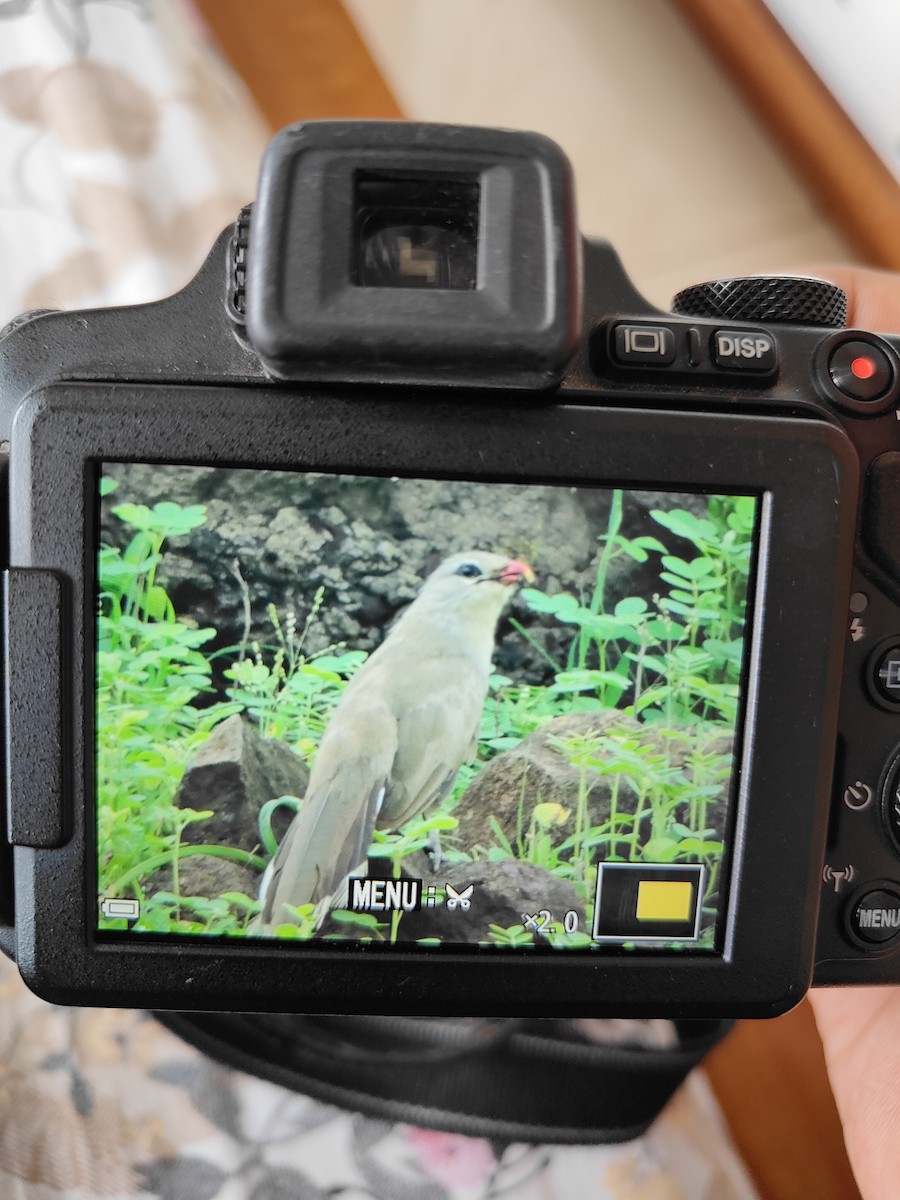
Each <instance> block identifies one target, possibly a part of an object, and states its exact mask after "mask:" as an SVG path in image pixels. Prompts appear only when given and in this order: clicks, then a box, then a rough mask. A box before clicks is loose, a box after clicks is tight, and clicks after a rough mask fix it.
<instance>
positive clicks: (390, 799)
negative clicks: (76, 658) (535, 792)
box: [254, 550, 534, 934]
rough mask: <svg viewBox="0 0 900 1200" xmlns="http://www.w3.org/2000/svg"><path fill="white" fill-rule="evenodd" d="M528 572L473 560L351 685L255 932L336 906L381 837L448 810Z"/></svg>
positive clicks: (460, 560)
mask: <svg viewBox="0 0 900 1200" xmlns="http://www.w3.org/2000/svg"><path fill="white" fill-rule="evenodd" d="M533 580H534V573H533V572H532V570H531V567H529V566H528V564H527V563H524V562H520V561H519V560H518V559H510V558H505V557H503V556H502V555H499V554H489V553H487V552H484V551H481V550H474V551H470V552H466V553H462V554H453V555H451V556H450V557H449V558H446V559H444V561H443V562H442V563H441V564H440V566H439V567H438V568H437V569H436V570H435V571H433V572H432V574H431V575H429V576H428V578H427V579H426V580H425V582H424V584H423V585H422V587H421V589H420V590H419V593H418V595H417V596H416V598H415V600H413V602H412V604H410V606H409V608H407V609H406V611H405V612H404V613H403V614H402V615H401V616H400V618H399V619H398V620H397V622H396V624H395V625H394V627H393V629H392V630H391V632H390V633H389V634H388V636H387V637H386V638H385V640H384V641H383V642H382V644H381V645H380V646H379V647H378V649H377V650H375V651H374V652H373V653H372V654H371V655H370V657H369V658H368V659H367V660H366V661H365V662H364V663H363V665H362V666H361V667H360V669H359V670H358V671H357V673H356V675H354V677H353V679H351V681H350V682H349V683H348V684H347V687H346V689H345V690H344V694H343V695H342V697H341V699H340V702H339V703H338V705H337V707H336V708H335V710H334V713H333V714H332V717H331V720H330V721H329V723H328V726H327V728H326V730H325V733H324V735H323V737H322V741H321V743H320V745H319V749H318V752H317V753H316V759H315V764H314V766H313V769H312V774H311V776H310V780H309V787H308V788H307V791H306V797H305V798H304V801H303V806H302V808H301V810H300V812H299V813H298V815H297V816H296V817H295V818H294V820H293V822H292V824H291V826H290V827H289V829H288V831H287V833H286V834H285V837H284V840H283V841H282V843H281V845H280V846H279V847H278V850H277V852H276V854H275V857H274V859H273V860H272V863H271V864H270V867H269V870H268V872H267V876H268V878H267V879H266V881H265V882H264V884H263V889H262V895H261V899H262V911H261V914H260V918H259V920H258V922H257V924H256V928H255V930H254V932H256V933H258V934H260V933H261V934H272V933H274V932H275V929H276V927H277V926H278V925H281V924H286V923H290V922H291V921H292V920H293V919H294V918H293V917H292V916H291V914H290V913H289V912H288V911H287V910H286V909H285V907H284V906H285V905H286V904H290V905H294V906H299V905H301V904H310V903H312V904H316V905H318V906H320V907H324V906H326V905H327V903H328V901H329V899H330V898H331V897H332V896H334V895H335V893H336V891H337V890H338V889H339V888H340V886H341V885H342V884H343V882H344V881H345V880H346V878H347V877H348V876H349V875H353V874H364V873H365V867H366V859H367V855H368V849H369V844H370V842H371V839H372V831H373V829H376V828H378V829H398V828H400V827H401V826H403V825H405V824H406V822H407V821H409V820H410V819H411V818H412V817H415V816H416V815H417V814H419V813H421V812H423V811H424V810H425V809H427V808H430V807H432V806H434V805H436V804H438V803H440V801H441V800H443V799H444V797H445V796H446V795H447V794H448V792H449V791H450V789H451V788H452V786H453V781H454V779H455V778H456V773H457V771H458V770H459V767H460V765H461V764H462V763H463V762H465V761H466V760H467V759H469V758H472V757H473V756H474V754H475V749H476V744H477V740H478V733H479V729H480V725H481V711H482V708H483V706H484V700H485V696H486V695H487V687H488V678H489V675H490V670H491V657H492V655H493V651H494V638H495V636H496V629H497V621H498V620H499V618H500V615H501V613H502V612H503V609H504V607H505V606H506V604H507V602H508V601H509V599H510V598H511V596H512V593H513V591H514V588H515V587H516V585H518V584H521V583H523V582H527V583H530V582H533Z"/></svg>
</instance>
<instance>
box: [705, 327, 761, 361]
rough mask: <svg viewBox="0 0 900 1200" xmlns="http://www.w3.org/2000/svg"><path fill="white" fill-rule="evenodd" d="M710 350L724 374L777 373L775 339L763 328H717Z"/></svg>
mask: <svg viewBox="0 0 900 1200" xmlns="http://www.w3.org/2000/svg"><path fill="white" fill-rule="evenodd" d="M711 349H712V360H713V362H714V363H715V365H716V366H717V367H718V368H719V369H720V370H721V371H774V370H775V366H776V362H777V358H776V354H775V339H774V338H773V337H772V335H771V334H770V333H766V331H765V330H764V329H717V330H716V331H715V332H714V333H713V335H712V339H711Z"/></svg>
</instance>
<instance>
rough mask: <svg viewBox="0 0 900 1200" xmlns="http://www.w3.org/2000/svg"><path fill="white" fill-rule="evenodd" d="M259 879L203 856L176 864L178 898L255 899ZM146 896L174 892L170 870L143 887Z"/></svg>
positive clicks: (249, 870) (254, 873) (245, 870)
mask: <svg viewBox="0 0 900 1200" xmlns="http://www.w3.org/2000/svg"><path fill="white" fill-rule="evenodd" d="M260 878H261V876H260V875H259V873H258V872H257V871H254V870H253V868H252V867H245V866H243V865H242V864H241V863H236V862H231V861H230V860H229V859H227V858H213V857H212V856H210V855H206V854H197V855H191V857H190V858H182V859H181V860H180V861H179V864H178V895H179V896H205V897H206V898H207V899H213V898H215V897H216V896H221V895H223V894H224V893H225V892H241V893H242V894H243V895H245V896H250V897H251V898H255V897H256V894H257V892H258V891H259V881H260ZM144 890H145V892H146V894H147V895H148V896H154V895H155V894H156V893H157V892H172V891H174V890H175V880H174V878H173V876H172V869H171V867H166V868H165V869H164V870H161V871H156V872H155V873H154V874H153V875H152V876H151V878H150V879H149V880H148V881H147V882H146V883H145V884H144Z"/></svg>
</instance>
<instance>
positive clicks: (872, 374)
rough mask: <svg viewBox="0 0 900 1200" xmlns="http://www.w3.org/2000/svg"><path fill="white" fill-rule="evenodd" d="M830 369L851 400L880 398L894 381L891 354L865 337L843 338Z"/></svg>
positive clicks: (840, 387)
mask: <svg viewBox="0 0 900 1200" xmlns="http://www.w3.org/2000/svg"><path fill="white" fill-rule="evenodd" d="M828 373H829V375H830V376H831V381H832V383H833V384H834V386H835V387H836V388H839V389H840V390H841V391H842V392H843V393H844V395H845V396H849V397H850V398H851V399H852V400H878V399H880V398H881V397H882V396H883V395H884V394H885V392H886V391H887V390H888V388H889V387H890V386H891V384H892V383H893V382H894V372H893V369H892V368H891V362H890V359H889V358H888V356H887V355H886V354H885V353H884V351H882V350H880V349H879V348H878V347H877V346H873V345H871V344H870V343H869V342H863V341H852V342H842V343H841V345H839V346H838V347H837V348H836V349H835V350H834V351H833V352H832V355H831V358H830V359H829V360H828Z"/></svg>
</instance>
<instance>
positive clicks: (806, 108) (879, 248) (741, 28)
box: [676, 0, 900, 269]
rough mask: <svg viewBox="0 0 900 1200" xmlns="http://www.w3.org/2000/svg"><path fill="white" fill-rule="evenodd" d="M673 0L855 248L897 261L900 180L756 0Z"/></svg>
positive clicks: (885, 262) (883, 263)
mask: <svg viewBox="0 0 900 1200" xmlns="http://www.w3.org/2000/svg"><path fill="white" fill-rule="evenodd" d="M676 3H677V5H678V7H679V8H680V10H681V12H682V13H683V14H684V16H685V17H686V18H687V20H688V21H689V22H690V24H691V25H693V27H694V28H695V29H696V31H697V32H698V33H699V35H700V36H701V37H702V38H703V40H704V41H705V42H706V43H707V45H708V46H709V47H710V49H711V50H712V51H713V53H714V54H715V55H716V56H717V57H718V58H719V59H720V60H721V62H722V63H723V65H724V66H725V68H726V70H727V71H728V72H729V74H730V75H731V76H732V78H733V79H734V81H735V83H736V84H737V85H738V86H739V87H740V88H742V90H743V91H744V93H745V94H746V96H747V97H748V99H749V100H750V102H751V104H752V105H753V106H754V107H755V108H756V110H757V112H758V113H759V115H760V116H761V118H762V119H763V120H764V121H765V122H766V123H767V124H768V125H769V127H770V129H771V130H772V132H773V133H774V135H775V136H776V138H777V139H778V140H779V142H780V143H781V145H782V147H783V149H784V150H785V152H786V153H787V155H788V157H789V158H790V160H791V162H792V163H793V164H794V165H795V166H796V167H797V169H798V171H799V172H800V173H801V174H802V175H803V176H804V177H805V179H806V181H807V182H808V184H809V185H810V186H811V188H812V189H813V191H814V192H815V194H816V196H817V198H818V200H819V202H820V204H821V205H822V207H823V208H824V209H825V211H826V212H827V213H828V214H829V215H830V216H831V217H832V219H833V220H834V221H835V223H836V224H837V225H838V226H840V228H841V229H842V230H843V232H844V233H845V235H846V236H847V237H848V238H849V239H850V240H851V241H852V242H853V244H854V245H855V246H856V248H857V249H858V251H859V252H860V254H861V255H862V256H863V257H864V258H865V259H867V260H868V261H869V262H871V263H872V264H874V265H875V266H880V267H892V268H894V269H898V268H900V184H898V182H897V180H896V179H895V178H894V176H893V175H892V173H891V172H890V170H889V169H888V167H887V166H886V165H885V164H884V163H883V162H882V160H881V159H880V158H879V157H878V155H877V154H876V153H875V151H874V150H873V149H872V148H871V147H870V146H869V144H868V143H867V142H866V140H865V139H864V137H863V136H862V134H861V133H860V132H859V130H858V129H857V128H856V126H855V125H854V124H853V122H852V121H851V120H850V118H849V117H848V116H847V115H846V113H845V112H844V110H843V109H842V108H841V107H840V105H839V104H838V103H837V101H836V100H835V99H834V97H833V96H832V95H831V93H830V92H829V91H828V89H827V88H826V87H825V85H824V84H823V83H822V81H821V80H820V79H819V77H818V76H817V75H816V73H815V72H814V71H813V69H812V67H811V66H810V65H809V63H807V61H806V60H805V59H804V58H803V56H802V55H801V53H800V52H799V50H797V48H796V47H795V45H794V44H793V42H792V41H791V40H790V38H789V37H788V36H787V34H786V33H785V32H784V31H783V30H782V28H781V26H780V25H779V24H778V22H777V21H776V20H775V18H774V17H773V16H772V15H771V13H770V12H769V11H768V9H767V8H765V6H764V5H763V4H762V2H761V0H728V2H727V3H723V2H722V0H676Z"/></svg>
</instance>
